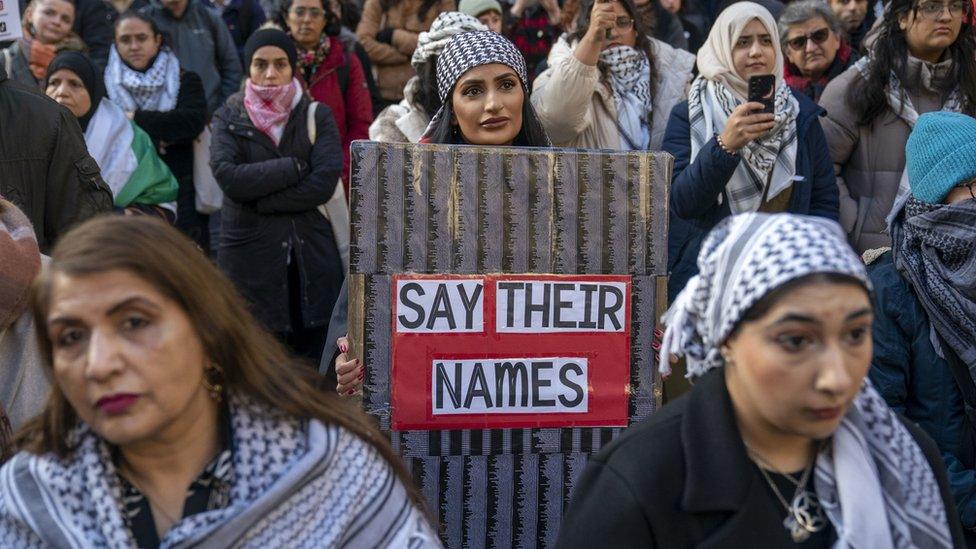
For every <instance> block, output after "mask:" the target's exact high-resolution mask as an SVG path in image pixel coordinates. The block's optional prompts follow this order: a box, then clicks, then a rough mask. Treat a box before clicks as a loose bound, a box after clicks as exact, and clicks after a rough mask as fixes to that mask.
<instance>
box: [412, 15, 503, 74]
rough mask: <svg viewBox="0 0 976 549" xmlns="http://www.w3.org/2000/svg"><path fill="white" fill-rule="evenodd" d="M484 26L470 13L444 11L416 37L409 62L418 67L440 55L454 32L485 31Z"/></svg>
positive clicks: (486, 28)
mask: <svg viewBox="0 0 976 549" xmlns="http://www.w3.org/2000/svg"><path fill="white" fill-rule="evenodd" d="M486 30H488V27H486V26H484V25H483V24H482V23H481V21H478V20H477V19H475V18H474V17H472V16H470V15H465V14H463V13H460V12H456V11H445V12H443V13H441V14H440V15H438V16H437V19H434V22H433V23H431V25H430V29H429V30H427V31H425V32H422V33H420V36H419V37H418V38H417V49H415V50H413V57H411V58H410V64H411V65H413V68H415V69H416V68H418V67H419V66H420V65H421V64H423V63H426V62H427V61H428V60H430V58H431V57H433V56H435V55H440V54H441V52H442V51H444V46H446V45H447V43H448V42H450V41H451V38H454V35H455V34H460V33H462V32H469V31H486Z"/></svg>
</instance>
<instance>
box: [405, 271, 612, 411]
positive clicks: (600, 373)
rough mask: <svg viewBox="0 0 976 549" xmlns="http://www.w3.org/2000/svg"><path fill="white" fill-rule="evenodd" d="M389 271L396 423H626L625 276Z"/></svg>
mask: <svg viewBox="0 0 976 549" xmlns="http://www.w3.org/2000/svg"><path fill="white" fill-rule="evenodd" d="M393 280H394V283H393V284H392V290H393V292H394V295H393V296H392V297H391V302H392V303H393V304H394V306H393V319H392V320H391V324H392V325H393V327H394V328H393V369H392V373H391V405H392V408H393V410H392V414H393V417H392V428H393V429H394V430H405V429H503V428H513V427H521V428H525V427H578V426H590V427H626V426H627V421H628V413H627V404H628V394H627V384H628V382H629V377H630V321H631V315H630V277H629V276H605V275H532V274H525V275H485V276H448V275H397V276H395V277H394V278H393Z"/></svg>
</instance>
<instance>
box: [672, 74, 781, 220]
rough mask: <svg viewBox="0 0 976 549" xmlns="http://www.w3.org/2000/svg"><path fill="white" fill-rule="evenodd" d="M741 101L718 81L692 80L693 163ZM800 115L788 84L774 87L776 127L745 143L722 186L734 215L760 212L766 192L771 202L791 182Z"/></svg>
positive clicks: (690, 115) (690, 106)
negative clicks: (726, 180)
mask: <svg viewBox="0 0 976 549" xmlns="http://www.w3.org/2000/svg"><path fill="white" fill-rule="evenodd" d="M741 104H742V100H740V99H739V98H737V97H736V96H735V94H733V93H732V90H730V89H729V88H728V87H727V86H726V85H725V84H723V83H722V81H721V80H718V79H716V80H709V79H707V78H704V77H702V76H699V77H698V78H696V79H695V81H694V83H692V85H691V90H690V91H689V92H688V116H689V119H690V121H691V160H692V161H694V160H695V158H696V157H697V156H698V153H699V151H701V149H702V147H704V146H705V144H706V143H708V142H709V141H710V140H711V139H712V138H713V137H714V136H715V135H717V134H720V133H722V131H723V130H725V123H726V122H727V121H728V119H729V116H731V114H732V111H733V110H735V108H736V107H738V106H739V105H741ZM799 113H800V104H799V103H798V102H797V100H796V98H795V97H793V93H792V92H790V88H789V86H787V85H786V84H785V83H782V82H781V83H780V85H779V88H777V90H776V98H775V106H774V113H773V114H774V116H775V123H776V125H775V126H774V127H773V129H772V130H770V131H769V133H767V134H766V135H765V136H764V137H761V138H759V139H756V140H753V141H751V142H749V144H747V145H746V146H745V147H743V148H742V150H740V151H739V155H740V156H741V157H742V161H740V162H739V165H738V166H737V167H736V169H735V172H733V174H732V178H731V179H729V182H728V184H727V185H726V186H725V196H726V197H727V198H728V200H729V209H730V210H731V211H732V213H733V214H738V213H747V212H755V211H758V210H759V207H760V206H761V205H762V200H763V195H764V194H765V195H766V197H767V198H766V199H767V200H771V199H773V198H775V197H776V196H778V195H779V193H781V192H783V191H784V190H786V189H787V188H788V187H789V186H790V185H792V184H793V177H794V176H795V175H796V150H797V140H796V117H797V115H798V114H799ZM767 182H768V184H769V191H768V193H767V192H766V185H767Z"/></svg>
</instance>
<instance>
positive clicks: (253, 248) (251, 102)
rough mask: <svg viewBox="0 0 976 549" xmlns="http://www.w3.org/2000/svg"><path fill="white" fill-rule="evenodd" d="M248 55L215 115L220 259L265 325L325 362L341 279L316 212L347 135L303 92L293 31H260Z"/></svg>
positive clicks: (331, 188) (330, 239)
mask: <svg viewBox="0 0 976 549" xmlns="http://www.w3.org/2000/svg"><path fill="white" fill-rule="evenodd" d="M244 54H245V64H246V66H247V67H248V71H249V77H248V79H247V81H246V83H245V88H244V91H243V92H239V93H237V94H236V95H234V96H231V98H230V99H229V100H228V101H227V104H226V105H224V106H223V107H221V108H220V110H218V111H217V113H216V114H215V115H214V128H213V132H214V138H213V145H212V147H211V153H212V155H211V166H213V171H214V176H215V177H216V178H217V182H218V183H219V184H220V187H221V189H223V191H224V194H225V200H224V206H223V208H222V210H221V212H222V216H223V223H224V226H223V231H222V234H221V237H220V243H219V245H218V247H217V249H218V251H217V263H218V264H219V265H220V267H221V268H222V269H223V270H224V272H226V273H227V274H228V276H230V278H231V280H233V281H234V282H235V283H236V284H237V287H238V288H239V289H240V290H241V292H242V293H243V294H244V296H245V297H247V298H248V299H249V300H250V302H251V304H252V306H253V307H254V312H255V315H256V316H257V317H258V319H259V320H260V321H261V322H262V323H263V324H264V326H265V327H266V328H267V329H269V330H271V331H273V332H275V333H276V334H278V336H279V338H280V339H282V340H283V341H284V342H286V343H287V344H288V345H289V346H290V347H291V348H292V349H293V350H294V351H295V353H296V354H298V355H299V356H302V357H305V358H308V359H309V360H311V361H314V362H315V363H316V364H317V363H318V361H319V359H320V358H321V356H322V349H323V348H324V346H325V335H326V332H327V331H328V328H329V314H330V313H331V311H332V307H333V305H334V304H335V302H336V297H337V296H338V293H339V287H340V286H341V285H342V279H343V268H342V259H341V258H340V256H339V250H338V248H337V247H336V240H335V237H334V234H333V232H332V226H331V225H330V224H329V220H328V219H326V218H325V217H324V216H323V215H322V214H321V213H320V212H319V210H318V205H319V204H325V203H326V202H328V201H329V199H330V198H331V197H332V194H333V193H334V192H335V189H336V184H337V183H338V181H339V173H340V171H341V170H342V149H341V148H340V141H339V132H338V130H337V128H336V124H335V120H334V119H333V117H332V111H331V110H329V107H327V106H326V105H323V104H317V103H312V101H311V100H310V99H309V98H308V96H306V95H305V94H304V93H302V88H301V84H300V83H299V82H298V80H297V79H296V78H295V68H296V65H297V53H296V50H295V42H294V41H293V40H292V39H291V38H289V37H288V35H286V34H285V33H284V32H282V31H280V30H278V29H262V30H260V31H258V32H256V33H254V34H253V35H251V37H250V38H249V39H248V41H247V44H245V46H244ZM313 106H314V107H313ZM313 108H314V109H315V110H314V111H312V110H311V109H313ZM313 131H314V133H315V134H316V135H315V136H314V137H313V135H312V132H313Z"/></svg>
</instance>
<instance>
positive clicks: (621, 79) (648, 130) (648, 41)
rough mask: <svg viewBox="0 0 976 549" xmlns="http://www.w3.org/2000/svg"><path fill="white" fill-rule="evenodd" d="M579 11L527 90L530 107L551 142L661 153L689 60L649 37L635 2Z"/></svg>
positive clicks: (622, 0)
mask: <svg viewBox="0 0 976 549" xmlns="http://www.w3.org/2000/svg"><path fill="white" fill-rule="evenodd" d="M579 13H580V18H579V22H578V23H577V27H576V28H577V31H576V33H575V34H565V35H563V36H562V37H561V38H560V39H559V40H558V41H557V42H556V44H554V45H553V47H552V51H551V52H550V53H549V68H548V69H546V71H545V72H544V73H542V74H541V75H539V77H538V78H537V79H536V80H535V84H534V86H533V92H532V106H533V107H535V110H536V112H537V113H538V115H539V119H540V120H542V124H543V125H544V126H545V128H546V131H547V132H548V133H549V137H550V138H551V139H552V142H553V144H554V145H557V146H561V147H582V148H588V149H622V150H635V151H643V150H648V149H659V148H660V147H661V141H662V140H663V139H664V129H665V127H666V125H667V117H668V113H669V112H671V109H672V108H673V107H674V106H675V105H676V104H677V103H679V102H680V101H681V100H682V99H683V98H684V96H685V89H686V88H687V86H688V82H689V81H690V80H691V69H692V67H693V66H694V63H695V58H694V56H693V55H691V54H689V53H687V52H685V51H682V50H677V49H674V48H672V47H671V46H668V45H667V44H665V43H663V42H660V41H658V40H655V39H653V38H650V37H649V36H648V35H647V32H648V29H644V28H641V24H640V22H639V21H637V20H635V14H636V13H637V8H636V7H635V5H634V2H633V0H612V1H604V2H599V1H598V2H593V0H583V2H581V4H580V11H579Z"/></svg>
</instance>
